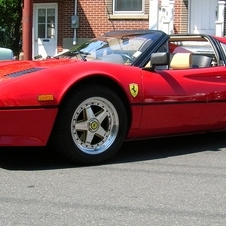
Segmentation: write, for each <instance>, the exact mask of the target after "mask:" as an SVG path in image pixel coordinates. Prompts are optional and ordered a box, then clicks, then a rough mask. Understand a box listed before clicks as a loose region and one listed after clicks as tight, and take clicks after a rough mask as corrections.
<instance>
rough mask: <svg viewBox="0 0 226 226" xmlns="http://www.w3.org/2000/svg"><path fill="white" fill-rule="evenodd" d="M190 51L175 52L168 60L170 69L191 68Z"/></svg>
mask: <svg viewBox="0 0 226 226" xmlns="http://www.w3.org/2000/svg"><path fill="white" fill-rule="evenodd" d="M191 64H192V59H191V53H175V54H174V55H173V57H172V59H171V62H170V69H173V70H178V69H188V68H191Z"/></svg>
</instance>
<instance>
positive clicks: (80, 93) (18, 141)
mask: <svg viewBox="0 0 226 226" xmlns="http://www.w3.org/2000/svg"><path fill="white" fill-rule="evenodd" d="M225 64H226V38H223V37H213V36H210V35H204V34H185V35H167V34H165V33H164V32H162V31H157V30H125V31H112V32H108V33H105V34H104V35H102V36H101V37H99V38H95V39H92V40H90V41H88V42H86V43H84V44H82V45H78V46H75V47H74V48H72V49H71V50H69V51H67V52H65V53H62V54H59V55H58V56H55V57H52V58H49V59H46V60H41V61H4V62H1V63H0V146H45V145H47V144H48V143H49V142H51V143H53V144H54V145H55V147H56V149H57V150H60V151H61V152H63V153H64V154H65V155H67V156H68V157H69V158H70V159H71V160H73V161H76V162H80V163H83V164H94V163H99V162H102V161H104V160H107V159H109V158H110V157H111V156H113V155H114V154H115V153H116V152H117V151H118V150H119V149H120V147H121V145H122V143H123V141H125V140H133V139H144V138H150V137H157V136H169V135H177V134H186V133H200V132H205V131H212V130H214V131H215V130H222V129H225V128H226V67H225Z"/></svg>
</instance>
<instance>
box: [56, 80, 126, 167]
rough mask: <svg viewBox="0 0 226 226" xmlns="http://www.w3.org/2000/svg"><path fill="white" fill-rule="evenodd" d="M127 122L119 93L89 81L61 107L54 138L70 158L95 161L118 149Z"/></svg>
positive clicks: (84, 161) (98, 161)
mask: <svg viewBox="0 0 226 226" xmlns="http://www.w3.org/2000/svg"><path fill="white" fill-rule="evenodd" d="M127 126H128V122H127V115H126V110H125V107H124V105H123V103H122V101H121V99H120V98H119V97H118V95H117V94H116V93H114V92H113V91H112V90H110V89H108V88H106V87H104V86H101V85H96V84H95V85H86V86H82V87H80V88H79V89H78V90H77V91H76V92H74V93H73V94H72V95H70V96H69V97H68V98H67V99H66V100H65V102H64V104H63V105H62V106H61V108H60V109H59V114H58V119H57V124H56V127H55V131H54V132H55V135H56V136H54V140H55V142H56V144H57V149H58V150H60V151H61V152H63V154H64V155H65V154H66V156H67V157H69V158H70V160H72V161H74V162H79V163H85V164H95V163H100V162H103V161H105V160H107V159H109V158H110V157H111V156H113V155H114V154H115V153H116V152H117V151H118V150H119V148H120V147H121V145H122V143H123V141H124V139H125V136H126V133H127Z"/></svg>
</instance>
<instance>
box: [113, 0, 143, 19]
mask: <svg viewBox="0 0 226 226" xmlns="http://www.w3.org/2000/svg"><path fill="white" fill-rule="evenodd" d="M115 1H116V0H113V15H126V16H127V15H128V16H131V15H133V16H140V15H144V9H145V0H142V10H141V11H116V10H115Z"/></svg>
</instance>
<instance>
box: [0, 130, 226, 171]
mask: <svg viewBox="0 0 226 226" xmlns="http://www.w3.org/2000/svg"><path fill="white" fill-rule="evenodd" d="M222 148H226V132H218V133H208V134H199V135H188V136H177V137H167V138H156V139H148V140H140V141H130V142H124V144H123V146H122V147H121V149H120V150H119V152H118V153H117V154H116V155H115V156H114V157H113V158H111V159H110V160H108V161H107V162H104V163H102V164H103V165H109V164H118V163H127V162H137V161H146V160H153V159H160V158H167V157H170V156H171V157H172V156H178V155H186V154H192V153H198V152H203V151H221V150H222ZM74 167H84V166H81V165H76V164H74V163H71V162H70V161H69V160H67V159H66V158H64V157H63V156H62V155H60V154H59V153H56V152H54V151H53V150H51V149H50V148H47V147H1V148H0V168H3V169H6V170H28V171H29V170H51V169H63V168H74Z"/></svg>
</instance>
